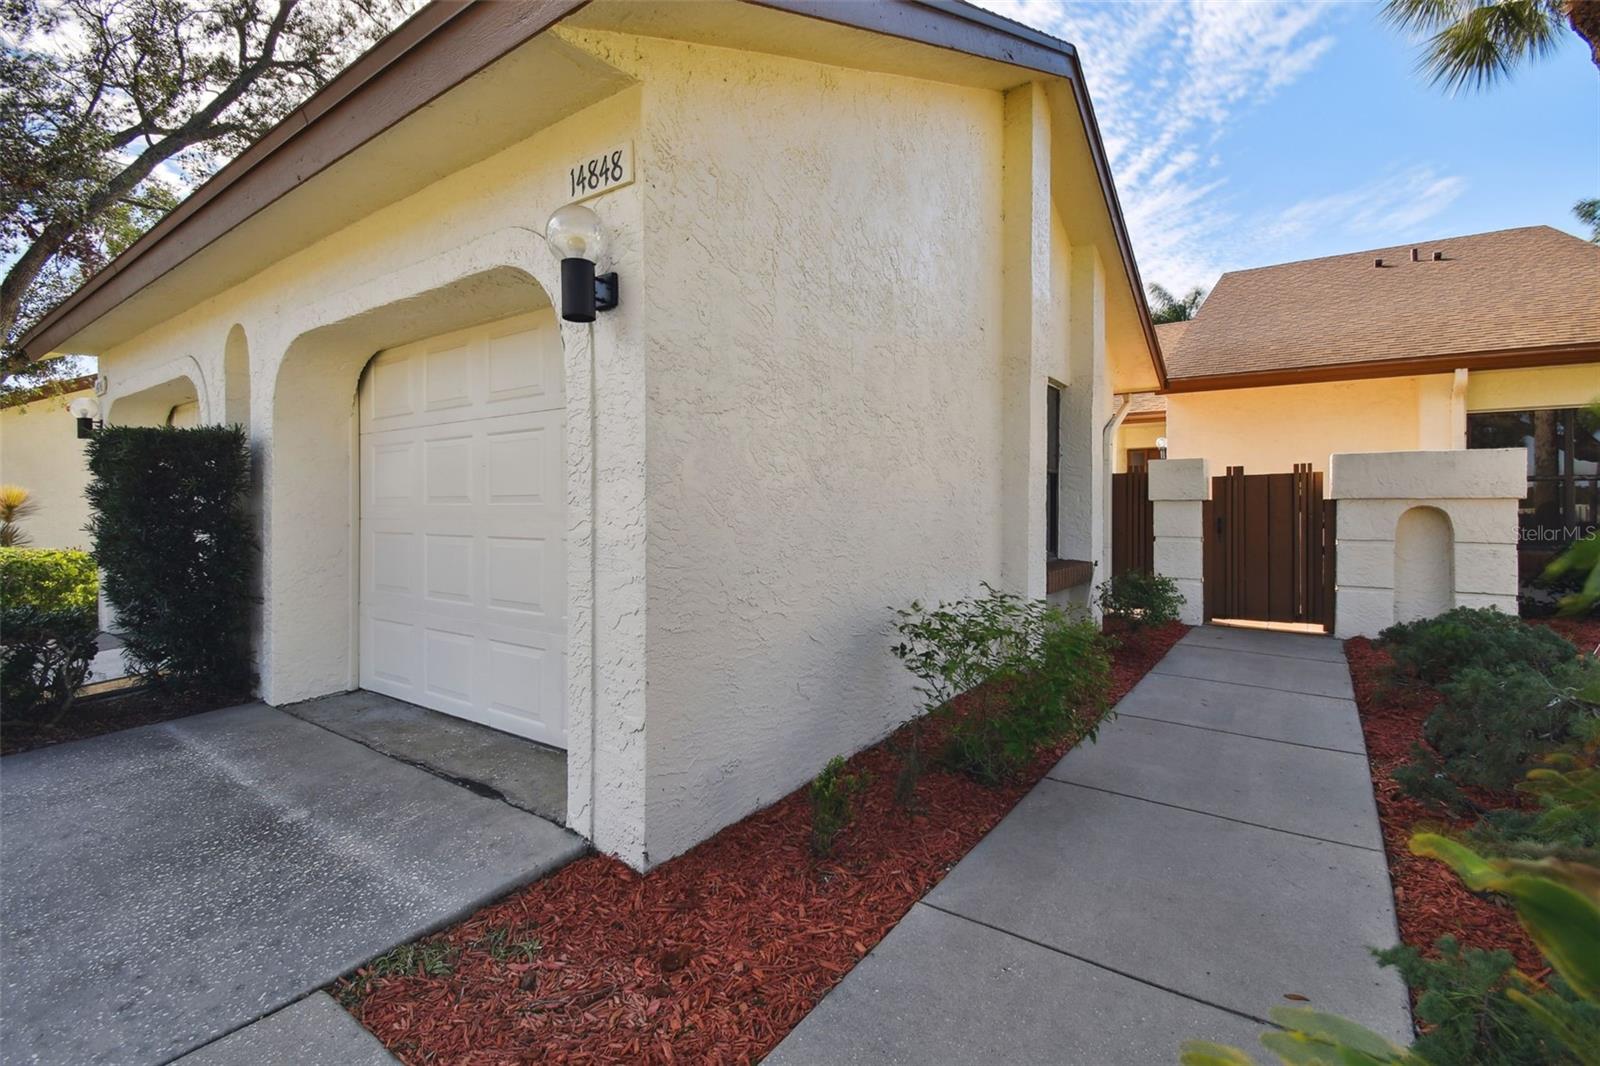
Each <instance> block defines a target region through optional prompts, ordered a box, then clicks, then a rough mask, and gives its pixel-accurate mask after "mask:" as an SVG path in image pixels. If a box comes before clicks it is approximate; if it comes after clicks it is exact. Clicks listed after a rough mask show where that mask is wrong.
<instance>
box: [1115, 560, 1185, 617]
mask: <svg viewBox="0 0 1600 1066" xmlns="http://www.w3.org/2000/svg"><path fill="white" fill-rule="evenodd" d="M1095 599H1096V601H1097V602H1098V603H1099V605H1100V611H1101V613H1102V614H1104V615H1105V616H1106V617H1107V618H1115V619H1117V620H1118V621H1120V622H1123V623H1124V624H1126V625H1129V626H1135V627H1139V626H1158V625H1164V624H1166V623H1167V622H1176V621H1177V620H1178V614H1179V611H1181V610H1182V608H1183V604H1184V598H1183V593H1181V592H1179V591H1178V583H1177V582H1176V581H1174V580H1172V579H1171V578H1170V577H1167V576H1165V575H1163V574H1151V573H1146V572H1144V571H1143V570H1125V571H1123V572H1122V573H1120V574H1118V575H1117V576H1115V577H1113V578H1112V579H1111V580H1110V581H1107V582H1105V583H1104V584H1103V585H1101V586H1100V590H1099V592H1098V593H1096V596H1095Z"/></svg>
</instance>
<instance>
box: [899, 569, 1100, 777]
mask: <svg viewBox="0 0 1600 1066" xmlns="http://www.w3.org/2000/svg"><path fill="white" fill-rule="evenodd" d="M987 593H988V594H987V595H986V596H982V597H977V598H974V599H970V600H960V601H957V602H955V603H941V604H940V605H939V606H938V607H937V608H925V607H923V606H922V605H921V604H915V603H914V604H912V605H911V608H910V609H909V610H905V611H900V612H898V613H899V616H900V622H899V624H898V626H897V628H898V629H899V632H900V635H901V637H902V638H903V639H902V642H901V643H900V644H898V645H896V646H895V648H894V653H895V655H896V656H898V657H899V658H900V660H901V661H902V662H904V663H905V664H906V666H907V668H908V669H910V670H911V672H912V673H913V674H915V675H916V676H917V678H918V679H919V680H920V681H921V682H922V684H921V685H920V686H919V688H918V691H919V692H920V693H922V695H923V698H924V702H925V709H926V710H927V711H928V712H929V713H939V714H949V715H951V719H950V728H949V731H948V736H947V741H946V745H945V749H944V751H943V752H942V759H943V761H944V762H945V764H946V765H948V766H950V767H951V768H952V769H956V770H959V771H961V772H962V773H966V774H968V775H970V776H971V777H973V778H974V779H975V780H978V781H980V782H982V783H984V784H988V785H997V784H1000V783H1001V782H1003V781H1006V780H1008V779H1010V778H1011V777H1013V776H1014V775H1015V774H1016V773H1017V772H1019V771H1020V770H1021V769H1022V768H1023V767H1025V766H1026V765H1027V763H1028V762H1029V761H1030V760H1031V759H1032V757H1033V755H1034V754H1035V753H1036V752H1037V751H1038V749H1039V748H1040V747H1041V746H1042V745H1045V744H1049V743H1053V742H1055V741H1057V740H1059V739H1061V738H1062V737H1064V736H1066V735H1068V734H1069V733H1073V732H1077V731H1084V732H1085V733H1087V734H1088V735H1091V736H1092V735H1093V726H1094V723H1095V721H1096V720H1097V718H1098V714H1099V712H1100V711H1101V710H1102V709H1103V708H1104V706H1105V702H1106V695H1107V691H1108V689H1109V686H1110V676H1111V665H1110V657H1109V656H1108V654H1107V652H1106V646H1105V641H1104V639H1103V638H1102V637H1101V636H1100V634H1099V633H1098V632H1097V631H1096V629H1095V627H1094V625H1093V624H1092V623H1090V622H1088V621H1084V620H1080V621H1074V620H1073V619H1071V618H1069V617H1068V616H1067V615H1066V614H1065V613H1063V612H1062V611H1061V610H1059V609H1058V608H1055V607H1052V606H1050V605H1049V604H1046V603H1045V602H1043V601H1041V600H1026V599H1023V598H1021V597H1018V596H1013V595H1011V594H1009V593H1004V592H998V591H996V590H994V589H992V588H990V589H987ZM963 693H968V694H970V695H969V696H968V698H967V699H966V700H965V701H964V704H965V706H963V707H962V708H961V711H960V713H956V712H955V711H954V710H953V709H952V708H951V705H950V701H951V700H952V699H954V698H955V697H956V696H958V695H961V694H963ZM899 791H900V790H898V789H897V795H898V793H899Z"/></svg>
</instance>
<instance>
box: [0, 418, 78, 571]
mask: <svg viewBox="0 0 1600 1066" xmlns="http://www.w3.org/2000/svg"><path fill="white" fill-rule="evenodd" d="M93 396H94V393H93V392H92V391H90V390H89V389H83V390H81V391H79V392H70V393H67V394H66V395H65V396H61V397H52V398H50V399H45V400H35V401H34V402H32V403H29V404H24V405H21V406H17V407H7V408H4V409H0V482H4V483H5V484H7V485H21V486H22V487H23V488H25V489H27V490H28V491H29V492H30V493H31V494H32V496H33V500H34V502H35V503H36V504H38V507H39V509H38V511H37V512H36V513H34V514H33V515H31V516H29V517H28V518H25V519H22V520H21V521H20V522H19V525H21V527H22V529H23V531H24V532H26V533H27V534H28V537H29V542H28V547H30V548H87V547H88V546H89V534H87V533H85V532H84V530H83V527H84V524H85V523H87V522H88V521H89V501H88V500H86V499H84V496H83V490H84V488H85V486H87V485H88V484H89V463H88V458H87V453H86V452H85V450H84V447H85V445H86V444H87V442H86V441H81V440H79V439H78V426H77V423H76V422H74V421H73V419H72V414H71V413H70V412H69V411H68V410H67V404H69V403H71V402H72V401H73V400H75V399H78V398H79V397H90V398H93Z"/></svg>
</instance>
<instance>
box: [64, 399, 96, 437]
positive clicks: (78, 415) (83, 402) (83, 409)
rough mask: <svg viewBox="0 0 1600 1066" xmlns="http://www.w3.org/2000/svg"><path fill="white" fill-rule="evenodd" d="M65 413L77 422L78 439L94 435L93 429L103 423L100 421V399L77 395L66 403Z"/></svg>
mask: <svg viewBox="0 0 1600 1066" xmlns="http://www.w3.org/2000/svg"><path fill="white" fill-rule="evenodd" d="M67 413H69V414H70V415H72V417H73V418H74V419H75V420H76V421H77V423H78V439H79V440H88V439H89V438H90V437H92V436H94V435H95V431H96V430H98V429H100V428H101V427H102V426H104V425H105V423H103V422H102V421H100V401H99V400H91V399H89V397H87V396H79V397H78V398H77V399H76V400H73V401H72V402H71V403H70V404H68V405H67Z"/></svg>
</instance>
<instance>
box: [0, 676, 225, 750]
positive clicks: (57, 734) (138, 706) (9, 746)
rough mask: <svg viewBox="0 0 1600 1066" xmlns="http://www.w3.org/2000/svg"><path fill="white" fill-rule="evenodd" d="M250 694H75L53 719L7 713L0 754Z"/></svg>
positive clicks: (164, 718) (180, 714)
mask: <svg viewBox="0 0 1600 1066" xmlns="http://www.w3.org/2000/svg"><path fill="white" fill-rule="evenodd" d="M251 698H252V697H251V696H250V695H249V694H248V693H245V694H238V693H235V694H233V695H224V696H217V695H208V694H196V693H190V692H182V691H173V690H170V689H169V690H165V691H162V690H157V689H150V688H130V689H128V690H126V691H123V692H115V693H108V694H106V695H102V696H94V697H92V698H85V697H79V698H78V700H77V701H76V702H74V703H73V705H72V707H71V708H70V709H69V710H68V711H67V713H66V714H64V715H62V716H61V720H60V721H59V722H55V723H53V724H52V723H51V722H50V721H49V719H45V718H29V717H25V716H16V717H13V718H8V719H7V720H6V722H5V724H4V725H3V726H0V755H17V754H19V753H21V752H24V751H33V750H34V749H35V748H48V747H49V746H50V745H52V744H64V743H66V742H67V741H69V740H86V739H88V738H89V737H98V736H101V735H103V734H105V733H117V732H120V731H122V730H124V729H132V728H134V727H135V726H141V725H151V724H153V723H155V722H170V721H172V720H173V719H174V718H187V717H188V716H189V715H191V714H204V713H205V712H206V711H215V710H218V709H220V708H222V707H232V706H234V705H236V704H240V703H246V702H248V701H249V700H250V699H251Z"/></svg>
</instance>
